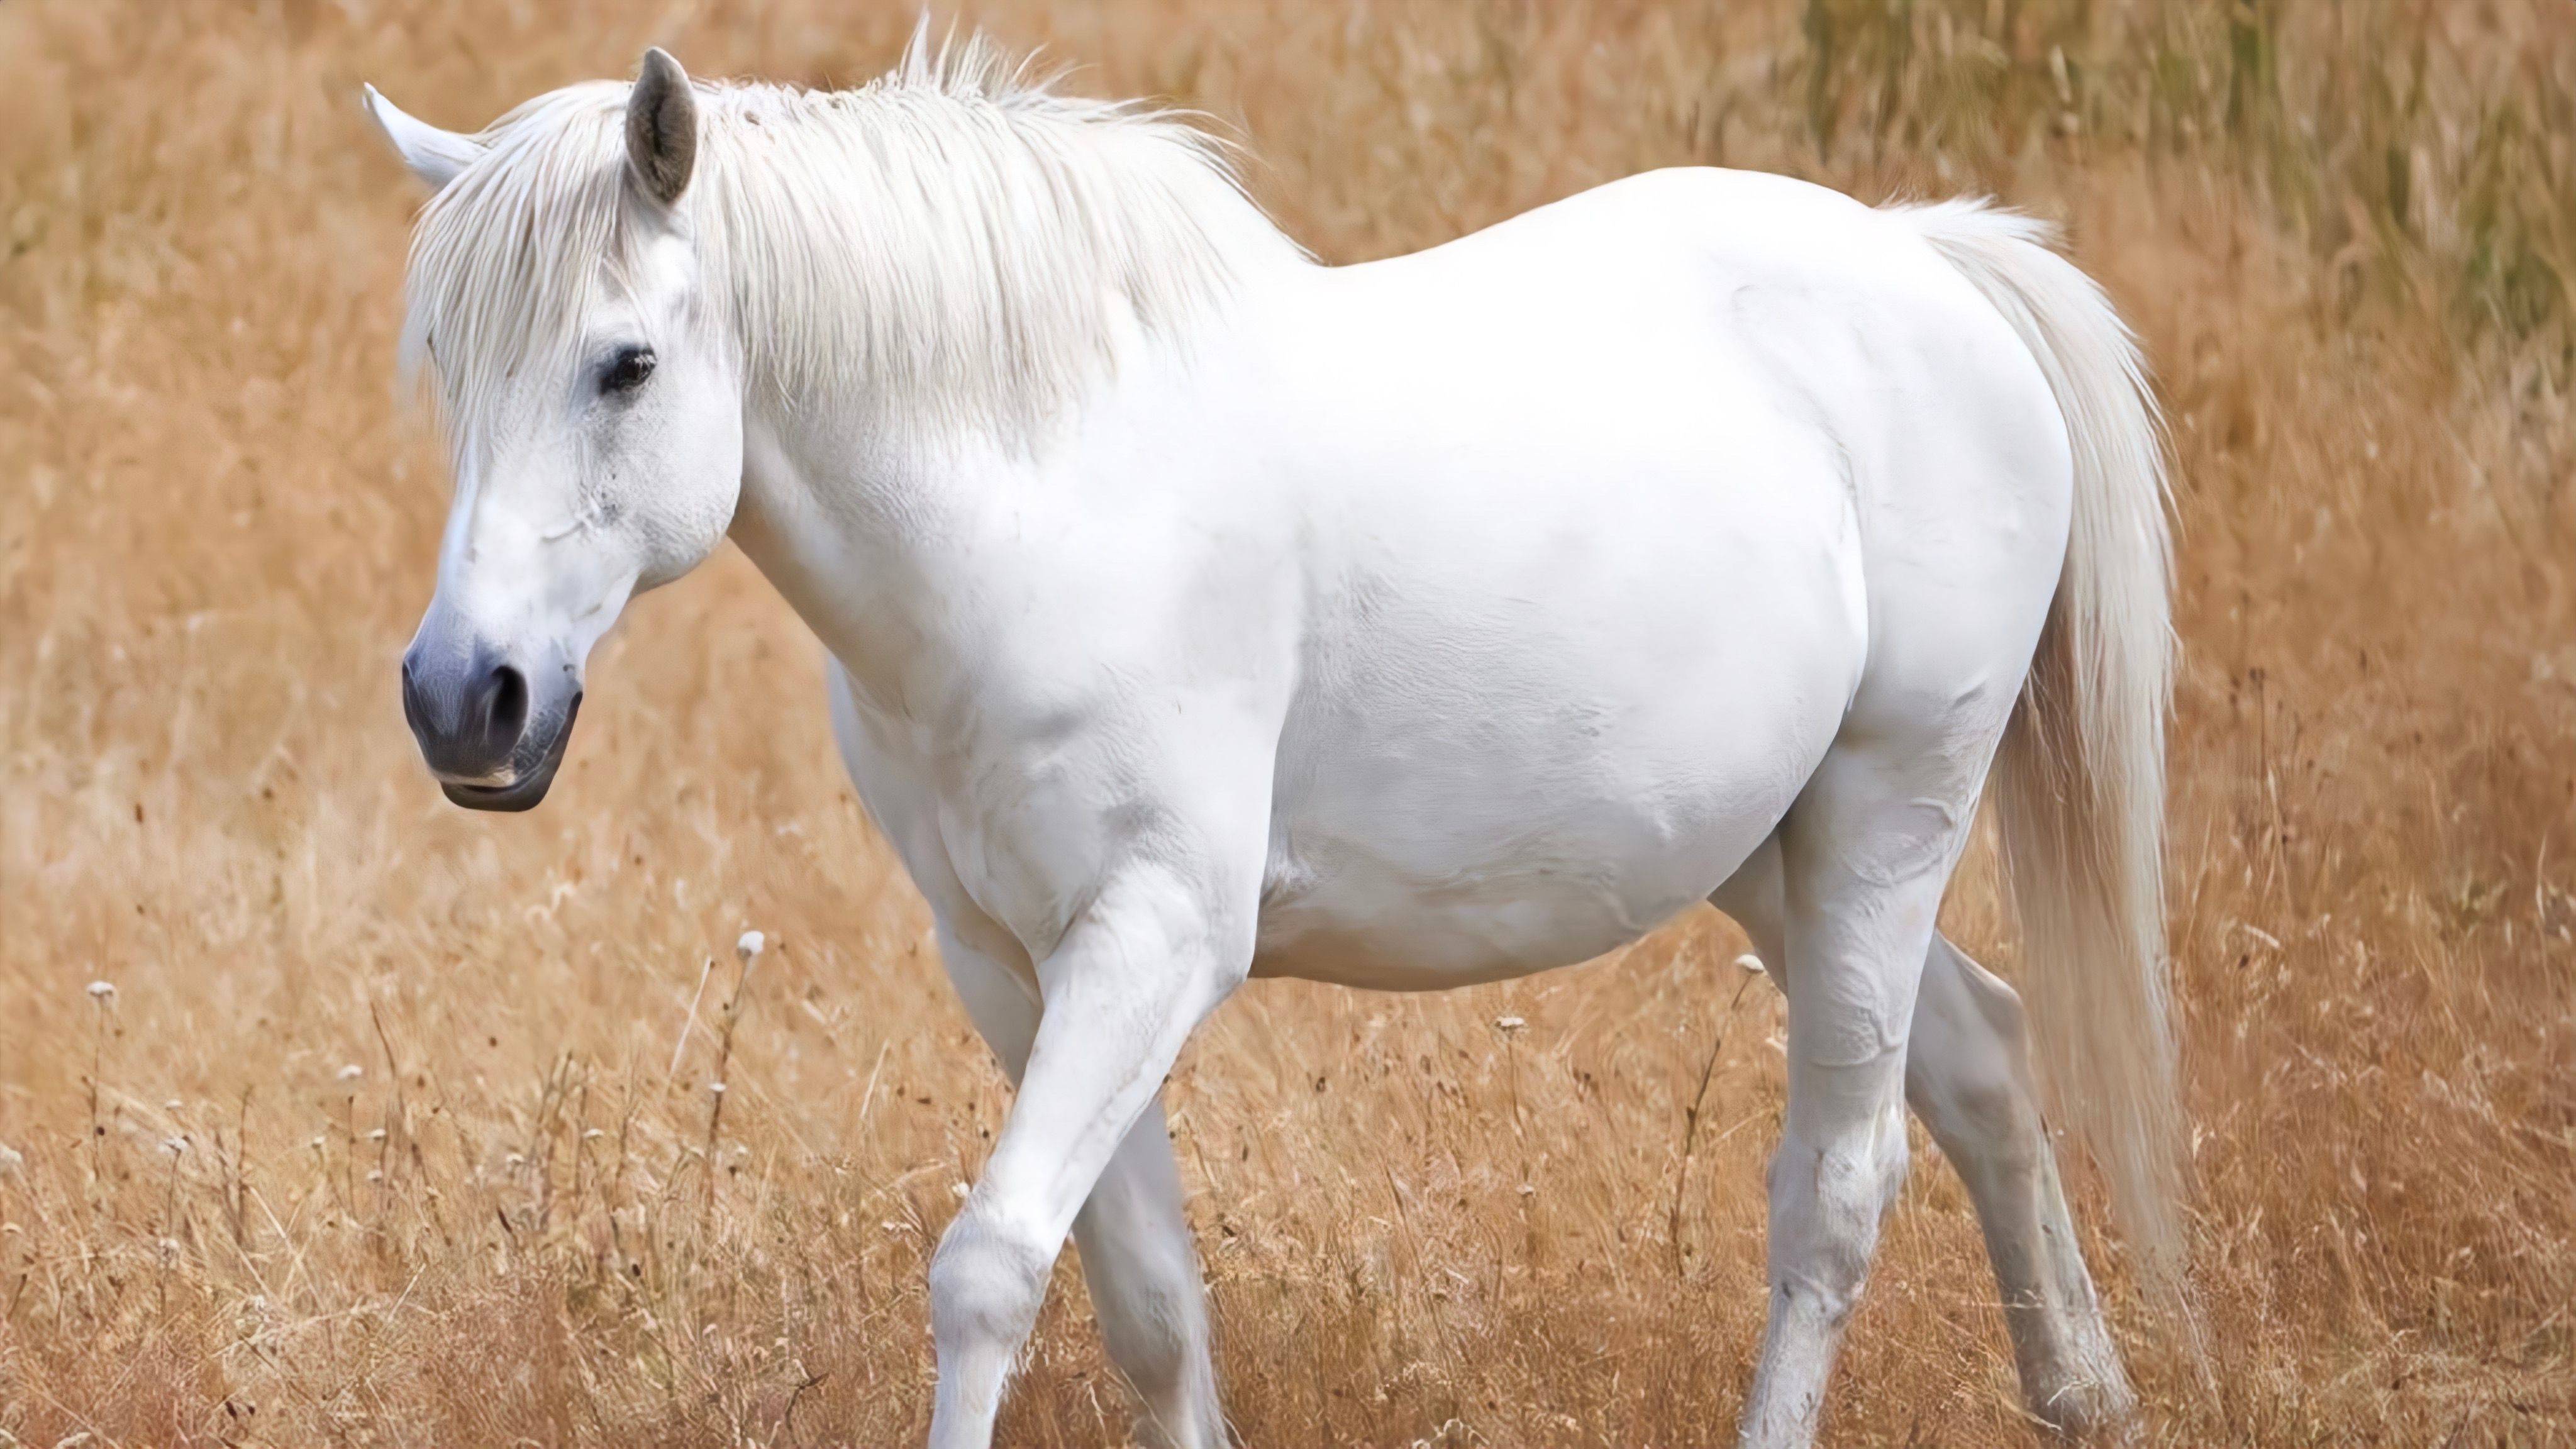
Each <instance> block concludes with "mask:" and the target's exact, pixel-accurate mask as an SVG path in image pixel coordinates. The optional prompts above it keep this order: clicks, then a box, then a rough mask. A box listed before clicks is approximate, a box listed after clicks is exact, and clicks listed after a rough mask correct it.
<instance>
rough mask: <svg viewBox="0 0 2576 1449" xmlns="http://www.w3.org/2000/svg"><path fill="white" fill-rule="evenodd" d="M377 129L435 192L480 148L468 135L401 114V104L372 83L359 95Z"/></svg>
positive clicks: (424, 183) (478, 155)
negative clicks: (394, 101)
mask: <svg viewBox="0 0 2576 1449" xmlns="http://www.w3.org/2000/svg"><path fill="white" fill-rule="evenodd" d="M359 99H360V100H361V101H362V102H363V103H364V104H365V106H366V108H367V115H368V117H369V118H370V119H372V120H374V121H375V123H376V129H377V130H379V131H382V132H384V133H385V141H386V143H387V144H389V145H391V146H392V147H393V148H394V154H395V155H397V156H400V157H401V158H402V162H403V164H404V165H405V166H408V167H410V168H411V174H412V175H414V176H417V177H419V178H420V179H421V183H422V184H423V185H425V186H427V187H428V188H429V189H430V190H432V191H436V190H438V189H439V188H440V187H442V186H445V185H446V184H447V183H449V182H450V181H453V180H455V179H456V173H457V172H459V171H462V170H464V169H465V168H466V167H468V166H471V165H473V164H474V162H475V160H476V159H477V158H479V157H480V156H482V154H483V147H482V145H481V143H479V142H477V141H476V140H475V139H474V138H473V137H471V136H460V135H458V134H456V133H455V132H454V131H442V130H440V129H438V128H437V127H436V126H433V125H431V124H429V123H428V122H427V121H422V120H415V119H414V118H412V117H410V116H407V115H405V114H403V110H402V108H401V107H400V106H397V105H395V104H394V103H393V102H391V101H389V100H386V99H385V98H384V94H383V93H382V92H380V91H378V90H377V89H376V88H375V87H374V86H368V87H366V88H365V94H363V95H362V96H361V97H360V98H359Z"/></svg>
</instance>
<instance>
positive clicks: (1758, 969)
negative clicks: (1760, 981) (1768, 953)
mask: <svg viewBox="0 0 2576 1449" xmlns="http://www.w3.org/2000/svg"><path fill="white" fill-rule="evenodd" d="M1735 969H1736V970H1738V971H1741V972H1743V973H1744V974H1745V975H1747V976H1759V975H1761V974H1762V958H1761V957H1759V956H1756V955H1754V954H1753V953H1752V952H1750V951H1747V952H1745V953H1744V954H1743V955H1741V956H1738V957H1736V958H1735Z"/></svg>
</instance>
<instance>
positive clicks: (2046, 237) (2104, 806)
mask: <svg viewBox="0 0 2576 1449" xmlns="http://www.w3.org/2000/svg"><path fill="white" fill-rule="evenodd" d="M1906 214H1907V215H1908V216H1910V217H1911V219H1912V220H1913V221H1914V223H1915V224H1916V225H1917V226H1918V227H1919V228H1920V229H1921V232H1922V235H1923V238H1924V240H1926V241H1927V242H1929V243H1931V245H1932V247H1933V249H1934V250H1935V251H1938V252H1939V253H1940V254H1941V255H1942V256H1943V257H1944V258H1945V259H1947V260H1948V261H1949V262H1950V264H1951V265H1952V266H1955V267H1957V268H1958V269H1959V271H1960V272H1961V273H1963V274H1964V275H1965V276H1966V277H1967V278H1968V280H1969V281H1970V282H1971V283H1973V284H1975V286H1976V288H1977V290H1978V291H1979V292H1981V293H1983V294H1984V295H1985V297H1986V300H1987V301H1989V302H1991V303H1992V304H1994V307H1995V309H1996V310H1997V311H1999V312H2001V313H2002V314H2003V315H2004V317H2005V319H2006V320H2007V321H2009V322H2010V323H2011V324H2012V327H2013V330H2014V331H2015V332H2016V333H2018V334H2020V336H2021V340H2022V343H2023V345H2024V346H2026V347H2028V348H2029V349H2030V352H2031V355H2032V356H2033V357H2035V358H2037V359H2038V361H2039V366H2040V371H2041V372H2042V373H2044V374H2045V375H2046V376H2047V378H2048V386H2049V389H2050V391H2052V392H2054V393H2055V394H2056V396H2057V407H2058V411H2059V412H2061V413H2062V414H2064V415H2065V418H2066V433H2067V439H2068V441H2069V442H2070V443H2071V444H2072V445H2073V451H2074V460H2075V498H2074V519H2073V526H2072V529H2071V530H2070V532H2069V535H2068V538H2067V543H2066V566H2065V570H2064V572H2063V573H2062V574H2060V576H2059V578H2058V584H2057V597H2056V599H2055V601H2054V602H2053V603H2052V604H2051V605H2050V608H2049V616H2048V623H2047V627H2046V629H2045V630H2044V632H2043V633H2042V634H2041V636H2040V642H2039V652H2038V656H2037V657H2036V658H2035V659H2034V660H2033V661H2032V663H2031V671H2030V678H2029V679H2028V681H2027V682H2026V683H2025V684H2024V685H2023V687H2022V697H2021V703H2020V705H2019V707H2017V708H2016V709H2015V710H2014V711H2013V720H2012V724H2011V727H2010V728H2009V730H2008V731H2007V732H2006V735H2005V737H2004V743H2003V749H2002V752H2001V754H2000V756H1999V758H1998V762H1997V770H1996V772H1995V781H1994V786H1995V798H1996V803H1997V805H1998V807H1999V809H2000V811H2001V817H2002V825H2003V844H2004V864H2005V873H2006V877H2007V879H2008V880H2009V881H2010V882H2011V888H2012V897H2013V905H2014V910H2015V913H2016V914H2017V915H2018V916H2019V917H2020V920H2021V927H2022V940H2023V949H2024V961H2023V967H2022V976H2023V980H2024V982H2025V984H2026V987H2027V993H2026V994H2027V995H2028V997H2029V998H2030V1005H2031V1013H2032V1016H2033V1019H2034V1022H2035V1030H2034V1031H2033V1033H2032V1034H2033V1036H2034V1037H2035V1038H2036V1040H2037V1045H2038V1053H2039V1063H2040V1074H2041V1078H2042V1080H2043V1081H2044V1082H2045V1083H2046V1085H2047V1087H2048V1089H2049V1094H2050V1096H2051V1098H2052V1099H2053V1101H2054V1103H2055V1106H2056V1108H2057V1110H2058V1111H2059V1112H2061V1113H2062V1114H2063V1115H2064V1116H2065V1118H2066V1119H2067V1122H2068V1125H2070V1126H2072V1127H2073V1128H2075V1130H2076V1132H2077V1134H2078V1135H2079V1136H2080V1137H2081V1138H2082V1139H2083V1141H2084V1142H2085V1144H2086V1145H2087V1146H2088V1147H2089V1148H2090V1149H2091V1150H2092V1153H2093V1156H2094V1159H2095V1160H2096V1161H2097V1162H2098V1163H2099V1164H2100V1165H2101V1167H2102V1170H2103V1172H2104V1174H2105V1175H2106V1176H2107V1177H2108V1178H2109V1180H2110V1186H2111V1197H2112V1206H2113V1208H2114V1210H2115V1211H2116V1212H2117V1213H2118V1215H2119V1218H2120V1226H2121V1228H2122V1230H2123V1231H2124V1232H2125V1234H2126V1235H2127V1237H2128V1239H2129V1243H2130V1248H2131V1251H2132V1255H2133V1258H2134V1260H2135V1262H2136V1264H2137V1266H2138V1268H2139V1270H2140V1275H2141V1277H2142V1278H2143V1279H2144V1280H2145V1281H2146V1283H2147V1285H2148V1287H2149V1288H2150V1290H2151V1291H2153V1292H2154V1293H2155V1294H2156V1296H2157V1297H2159V1298H2160V1299H2162V1300H2163V1301H2165V1302H2166V1303H2167V1304H2168V1305H2169V1306H2171V1307H2174V1308H2176V1309H2180V1310H2182V1311H2184V1312H2185V1313H2186V1315H2187V1313H2188V1305H2187V1303H2186V1302H2185V1299H2184V1294H2183V1250H2182V1234H2181V1230H2180V1225H2179V1223H2178V1222H2177V1219H2176V1208H2175V1199H2176V1196H2177V1189H2178V1186H2179V1177H2180V1158H2179V1156H2178V1152H2177V1148H2178V1146H2179V1143H2178V1141H2177V1138H2178V1136H2179V1131H2180V1125H2181V1110H2180V1107H2179V1105H2178V1104H2177V1102H2176V1100H2175V1083H2174V1075H2175V1070H2174V1040H2173V1028H2172V1025H2171V1022H2170V1019H2169V1017H2170V1013H2169V1008H2168V1002H2167V987H2166V976H2165V949H2164V944H2165V934H2164V859H2163V856H2164V818H2165V806H2164V800H2165V728H2164V727H2165V713H2166V709H2167V706H2168V703H2169V700H2170V698H2171V693H2172V674H2173V633H2172V619H2171V611H2172V605H2171V602H2170V599H2169V592H2170V589H2171V586H2172V572H2173V547H2172V543H2171V541H2170V539H2169V538H2168V536H2167V533H2166V526H2165V506H2166V484H2165V468H2164V450H2163V446H2162V444H2163V437H2162V422H2161V419H2160V417H2159V415H2158V413H2157V409H2156V404H2155V399H2154V396H2153V394H2151V393H2150V392H2149V391H2148V388H2147V382H2146V376H2145V369H2144V366H2143V364H2142V363H2141V362H2140V360H2139V356H2138V348H2137V343H2136V339H2135V338H2133V337H2132V336H2131V335H2130V332H2129V329H2128V328H2127V326H2126V325H2124V324H2123V323H2122V322H2121V321H2120V318H2119V315H2118V314H2117V313H2116V312H2114V311H2113V310H2112V308H2111V303H2110V299H2109V298H2107V297H2105V296H2104V295H2103V294H2102V289H2101V288H2100V287H2098V286H2096V285H2095V284H2094V282H2093V280H2092V279H2091V278H2090V277H2087V276H2085V275H2084V274H2083V273H2082V272H2080V271H2078V270H2076V268H2075V266H2074V265H2073V264H2072V263H2070V262H2068V261H2067V260H2066V259H2065V258H2064V257H2061V256H2059V255H2058V254H2057V253H2056V252H2055V251H2053V250H2051V243H2052V242H2053V240H2054V237H2053V234H2052V232H2051V229H2050V228H2049V227H2047V226H2046V225H2045V224H2043V223H2041V222H2037V221H2034V220H2032V219H2030V218H2028V217H2024V216H2019V215H2015V214H2014V213H2012V212H2008V211H2002V210H1998V209H1996V208H1994V207H1991V206H1988V205H1986V204H1985V203H1982V202H1975V201H1966V202H1960V201H1953V202H1946V203H1943V204H1940V205H1935V206H1925V207H1919V208H1911V209H1908V211H1907V212H1906Z"/></svg>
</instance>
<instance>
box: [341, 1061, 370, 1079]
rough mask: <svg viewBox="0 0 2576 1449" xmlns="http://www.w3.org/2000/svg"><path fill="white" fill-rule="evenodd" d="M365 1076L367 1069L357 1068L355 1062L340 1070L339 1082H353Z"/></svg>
mask: <svg viewBox="0 0 2576 1449" xmlns="http://www.w3.org/2000/svg"><path fill="white" fill-rule="evenodd" d="M366 1074H367V1069H366V1068H365V1067H362V1066H359V1065H358V1064H357V1063H356V1062H351V1063H349V1064H348V1065H347V1066H345V1067H342V1068H341V1069H340V1080H341V1081H344V1082H354V1081H356V1080H358V1079H359V1078H360V1077H363V1076H365V1075H366Z"/></svg>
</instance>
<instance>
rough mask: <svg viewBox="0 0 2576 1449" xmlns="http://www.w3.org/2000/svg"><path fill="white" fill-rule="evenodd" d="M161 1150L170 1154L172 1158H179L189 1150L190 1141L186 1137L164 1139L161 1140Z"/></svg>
mask: <svg viewBox="0 0 2576 1449" xmlns="http://www.w3.org/2000/svg"><path fill="white" fill-rule="evenodd" d="M161 1150H162V1151H164V1152H167V1153H169V1154H170V1155H171V1156H172V1157H177V1156H179V1155H180V1154H181V1153H184V1152H186V1151H187V1150H188V1139H187V1138H185V1137H164V1138H162V1139H161Z"/></svg>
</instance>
